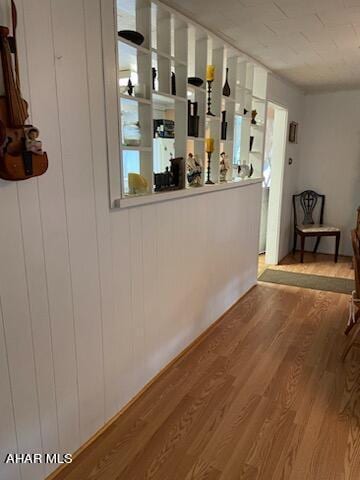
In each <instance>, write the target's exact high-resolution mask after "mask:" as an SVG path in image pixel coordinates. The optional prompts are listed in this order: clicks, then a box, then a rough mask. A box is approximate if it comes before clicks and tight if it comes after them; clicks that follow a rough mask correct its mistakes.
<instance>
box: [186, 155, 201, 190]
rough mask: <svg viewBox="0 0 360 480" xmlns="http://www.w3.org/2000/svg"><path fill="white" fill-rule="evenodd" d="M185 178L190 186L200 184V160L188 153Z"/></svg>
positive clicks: (198, 185)
mask: <svg viewBox="0 0 360 480" xmlns="http://www.w3.org/2000/svg"><path fill="white" fill-rule="evenodd" d="M186 168H187V171H188V173H187V179H188V182H189V186H190V187H200V186H201V174H202V162H201V160H200V159H199V157H198V156H197V155H195V156H194V155H193V154H192V153H189V155H188V158H187V160H186Z"/></svg>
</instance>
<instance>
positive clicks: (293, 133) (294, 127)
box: [289, 122, 299, 143]
mask: <svg viewBox="0 0 360 480" xmlns="http://www.w3.org/2000/svg"><path fill="white" fill-rule="evenodd" d="M298 126H299V124H298V123H297V122H290V125H289V142H290V143H298Z"/></svg>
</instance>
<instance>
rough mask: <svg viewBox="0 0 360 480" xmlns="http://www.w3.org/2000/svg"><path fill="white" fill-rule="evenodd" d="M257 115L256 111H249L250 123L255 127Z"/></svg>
mask: <svg viewBox="0 0 360 480" xmlns="http://www.w3.org/2000/svg"><path fill="white" fill-rule="evenodd" d="M257 114H258V112H257V111H256V110H252V111H251V123H252V125H256V120H255V118H256V115H257Z"/></svg>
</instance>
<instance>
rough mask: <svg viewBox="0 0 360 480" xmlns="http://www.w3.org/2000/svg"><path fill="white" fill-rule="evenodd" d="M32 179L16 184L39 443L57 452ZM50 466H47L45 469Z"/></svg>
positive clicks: (44, 286)
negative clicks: (26, 288)
mask: <svg viewBox="0 0 360 480" xmlns="http://www.w3.org/2000/svg"><path fill="white" fill-rule="evenodd" d="M34 183H35V185H33V184H32V182H29V183H24V184H23V185H22V186H21V188H19V203H20V215H21V224H22V235H23V242H24V253H25V266H26V280H27V284H28V293H29V304H30V317H31V325H32V335H33V344H34V345H33V346H34V358H35V371H36V382H37V389H38V396H39V411H40V428H41V437H42V444H43V446H44V445H46V449H47V450H48V451H51V452H58V451H59V449H60V445H59V434H58V422H57V407H56V395H55V381H54V364H53V356H52V342H51V331H50V318H49V305H48V297H47V284H46V273H45V264H44V249H43V242H42V235H41V232H42V229H41V222H40V215H39V198H38V191H37V188H36V181H35V182H34ZM34 187H35V188H34ZM50 470H51V469H49V468H47V472H48V473H49V472H50Z"/></svg>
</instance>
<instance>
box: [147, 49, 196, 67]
mask: <svg viewBox="0 0 360 480" xmlns="http://www.w3.org/2000/svg"><path fill="white" fill-rule="evenodd" d="M151 51H152V53H155V54H156V55H159V57H163V58H167V59H168V60H170V61H172V62H174V63H177V64H179V65H184V66H186V65H187V62H185V61H184V60H180V59H179V58H176V57H174V56H173V55H170V54H169V53H164V52H161V51H160V50H158V49H157V48H152V49H151Z"/></svg>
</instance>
